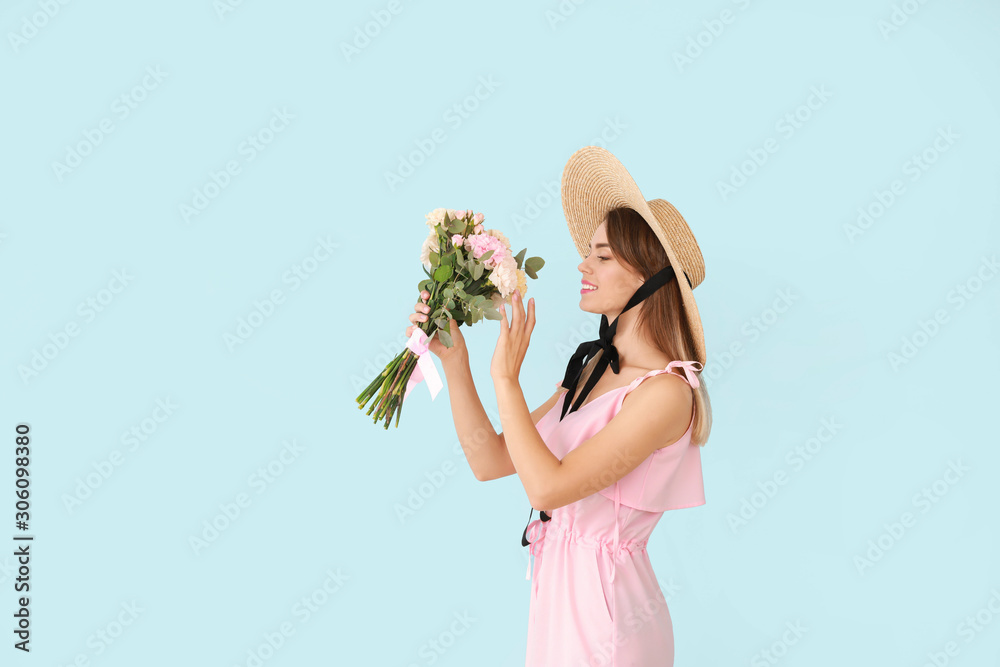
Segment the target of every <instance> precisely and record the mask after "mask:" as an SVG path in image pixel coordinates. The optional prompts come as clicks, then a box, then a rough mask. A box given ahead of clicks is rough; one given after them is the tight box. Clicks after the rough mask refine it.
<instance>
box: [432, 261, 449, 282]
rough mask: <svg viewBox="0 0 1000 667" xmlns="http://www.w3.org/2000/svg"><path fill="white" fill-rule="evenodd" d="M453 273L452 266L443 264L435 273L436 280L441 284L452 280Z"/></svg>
mask: <svg viewBox="0 0 1000 667" xmlns="http://www.w3.org/2000/svg"><path fill="white" fill-rule="evenodd" d="M451 271H452V269H451V265H450V264H442V265H441V266H439V267H438V268H437V271H435V272H434V280H436V281H437V282H439V283H443V282H445V281H446V280H448V278H451Z"/></svg>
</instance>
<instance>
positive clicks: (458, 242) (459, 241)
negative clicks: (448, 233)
mask: <svg viewBox="0 0 1000 667" xmlns="http://www.w3.org/2000/svg"><path fill="white" fill-rule="evenodd" d="M462 238H463V237H462V235H461V234H455V235H454V236H452V237H451V242H452V244H453V245H454V246H455V247H456V248H459V247H461V246H462Z"/></svg>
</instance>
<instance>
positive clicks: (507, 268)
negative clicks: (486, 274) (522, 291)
mask: <svg viewBox="0 0 1000 667" xmlns="http://www.w3.org/2000/svg"><path fill="white" fill-rule="evenodd" d="M490 282H491V283H493V284H494V285H496V288H497V289H498V290H500V296H502V297H503V298H504V299H506V298H507V296H508V295H509V294H511V293H512V292H513V291H514V290H515V289H517V282H518V281H517V260H515V259H514V258H513V257H511V256H510V255H507V256H506V257H504V258H503V259H502V260H501V261H500V263H499V264H498V265H497V267H496V268H494V269H493V271H491V272H490Z"/></svg>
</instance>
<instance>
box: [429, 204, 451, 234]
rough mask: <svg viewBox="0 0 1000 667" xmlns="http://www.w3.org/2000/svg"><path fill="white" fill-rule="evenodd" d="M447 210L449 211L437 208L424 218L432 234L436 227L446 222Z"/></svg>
mask: <svg viewBox="0 0 1000 667" xmlns="http://www.w3.org/2000/svg"><path fill="white" fill-rule="evenodd" d="M447 210H448V209H446V208H436V209H434V210H433V211H431V212H430V213H428V214H427V215H425V216H424V217H425V218H427V226H428V227H430V228H431V231H432V232H433V231H434V228H435V227H437V226H438V225H440V224H441V223H442V222H444V214H445V211H447Z"/></svg>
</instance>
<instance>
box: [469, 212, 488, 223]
mask: <svg viewBox="0 0 1000 667" xmlns="http://www.w3.org/2000/svg"><path fill="white" fill-rule="evenodd" d="M485 219H486V216H485V215H483V214H482V213H476V214H475V215H474V216H472V220H473V222H475V223H476V224H477V225H478V224H481V223H482V222H483V220H485Z"/></svg>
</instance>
